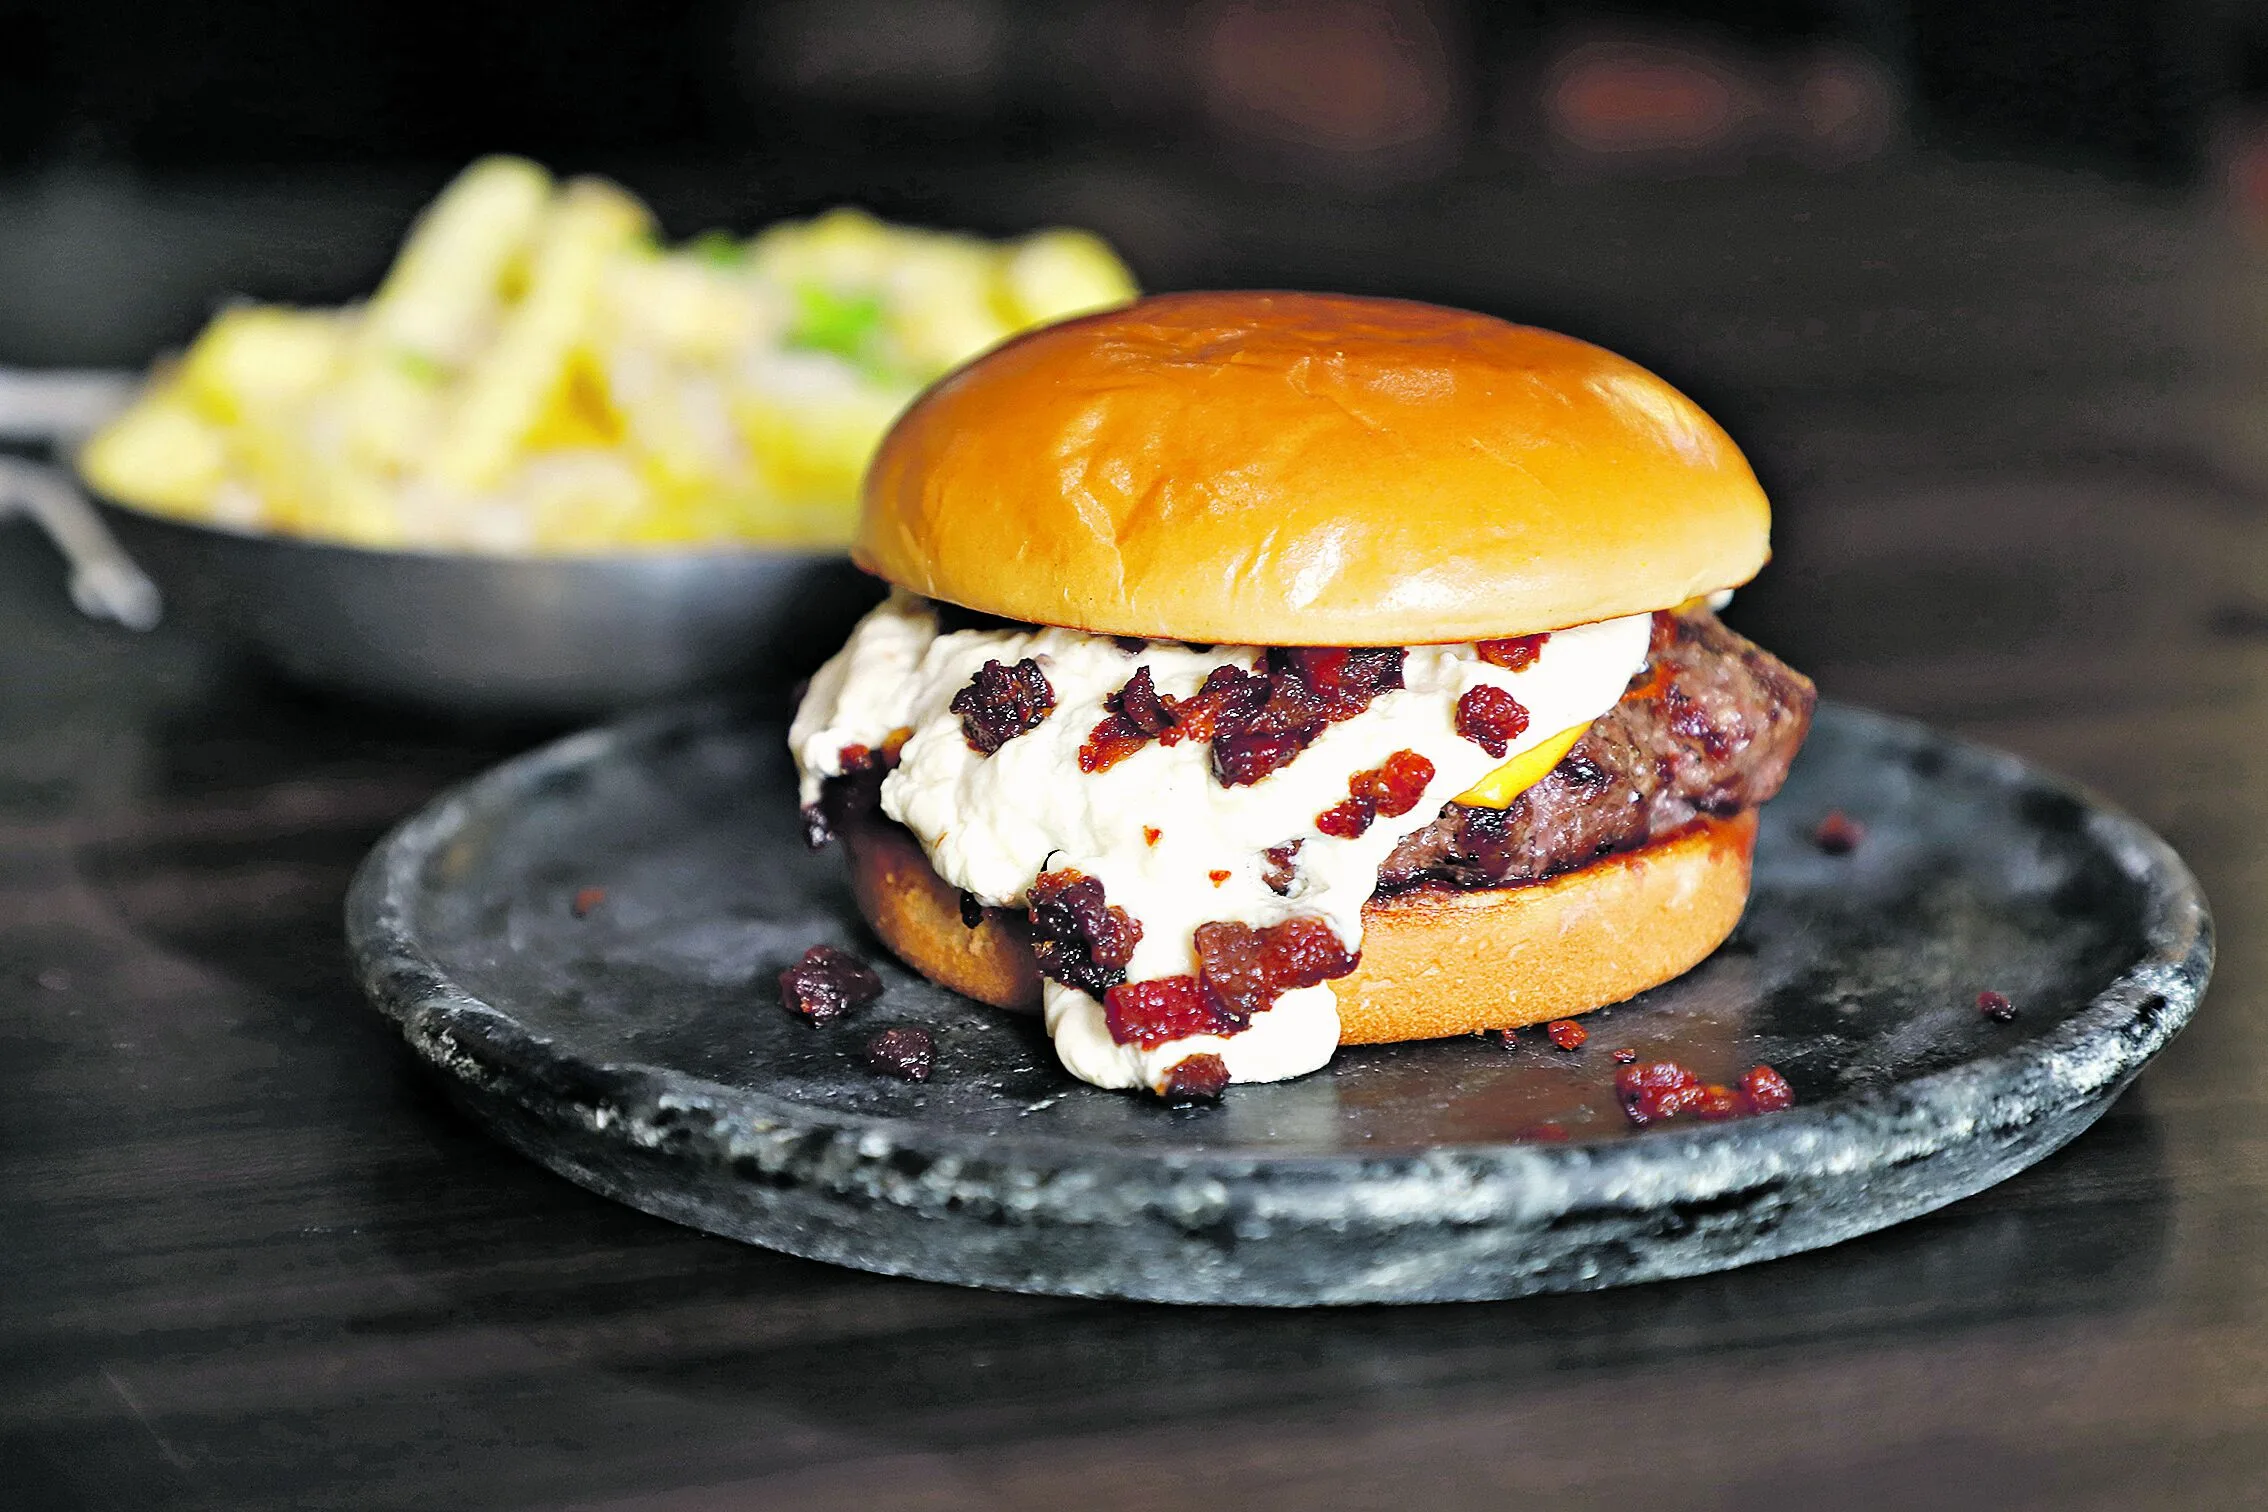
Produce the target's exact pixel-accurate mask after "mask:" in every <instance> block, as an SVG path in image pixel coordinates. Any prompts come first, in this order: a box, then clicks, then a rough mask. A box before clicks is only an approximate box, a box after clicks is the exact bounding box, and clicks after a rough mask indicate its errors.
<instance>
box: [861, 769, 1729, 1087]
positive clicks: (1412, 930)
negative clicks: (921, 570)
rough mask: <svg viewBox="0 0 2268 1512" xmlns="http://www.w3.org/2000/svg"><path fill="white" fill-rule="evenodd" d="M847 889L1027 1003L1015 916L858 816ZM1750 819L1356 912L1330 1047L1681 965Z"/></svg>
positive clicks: (958, 965)
mask: <svg viewBox="0 0 2268 1512" xmlns="http://www.w3.org/2000/svg"><path fill="white" fill-rule="evenodd" d="M843 843H844V847H845V849H846V850H848V851H849V853H850V862H851V884H852V887H853V888H854V890H855V891H856V892H857V895H858V906H859V910H860V911H861V912H862V913H864V914H865V915H866V921H867V923H869V924H870V925H872V926H873V928H874V932H875V933H876V934H878V935H880V936H881V937H882V943H883V944H885V945H887V946H889V947H890V949H891V950H892V951H893V952H895V953H896V954H897V956H898V957H899V958H900V959H901V960H903V961H904V962H905V963H906V964H907V965H909V966H911V967H913V968H914V970H916V971H918V972H920V973H921V974H922V975H923V976H926V977H928V978H929V979H930V980H931V981H933V982H937V983H939V984H941V985H943V986H946V987H950V988H952V989H953V990H954V991H955V992H959V993H964V994H966V995H967V996H969V997H973V998H975V999H977V1000H978V1001H979V1002H985V1003H991V1004H993V1005H994V1006H995V1007H1000V1008H1015V1009H1022V1010H1025V1011H1030V1010H1032V1009H1036V1008H1037V1007H1038V1006H1039V996H1040V991H1039V969H1038V967H1037V965H1036V964H1035V963H1034V961H1033V959H1032V949H1031V944H1030V940H1029V936H1028V934H1027V933H1026V931H1025V927H1024V922H1023V920H1022V919H1021V918H1019V917H1018V916H1017V915H1015V914H1013V913H1010V912H1008V911H1007V910H1005V909H987V910H985V917H984V921H983V922H982V923H980V924H979V925H977V927H976V928H974V929H971V928H969V927H968V925H966V924H965V923H963V922H962V920H961V906H960V895H959V894H958V893H957V892H956V891H954V889H952V888H951V887H948V886H947V885H946V884H945V882H944V880H943V879H941V878H940V877H939V876H938V875H937V873H936V872H935V871H933V870H931V869H930V865H929V861H928V858H926V857H925V856H923V855H922V853H921V848H920V847H919V846H918V845H916V844H915V843H914V839H913V836H911V835H910V834H908V833H907V832H906V831H905V830H903V829H901V828H899V827H898V826H897V825H895V824H890V823H887V822H885V821H882V820H879V819H874V818H862V819H860V820H858V821H856V822H854V823H852V824H850V825H848V826H846V827H845V831H844V834H843ZM1755 849H1756V816H1755V815H1754V814H1753V813H1749V814H1741V815H1738V816H1736V817H1734V818H1731V819H1704V820H1700V821H1698V822H1696V823H1694V824H1692V825H1689V826H1688V827H1686V828H1685V829H1682V830H1680V831H1678V833H1676V834H1675V835H1672V836H1670V837H1669V838H1668V839H1666V840H1662V841H1658V842H1656V843H1655V844H1653V845H1649V846H1647V847H1646V848H1645V849H1643V850H1636V851H1630V852H1628V853H1626V854H1623V855H1619V856H1609V857H1607V858H1606V859H1604V860H1602V861H1596V862H1593V863H1592V864H1591V865H1589V866H1586V867H1584V868H1582V869H1581V870H1579V871H1572V872H1567V873H1564V874H1562V875H1560V876H1557V877H1554V878H1552V879H1551V880H1550V881H1548V882H1538V883H1534V884H1532V885H1530V886H1526V887H1506V888H1492V889H1485V890H1476V891H1470V892H1467V891H1460V890H1457V889H1454V888H1446V887H1434V888H1418V889H1414V890H1412V891H1410V892H1405V893H1397V894H1395V895H1394V896H1392V897H1388V898H1373V899H1371V900H1370V902H1368V903H1366V904H1364V905H1363V910H1362V929H1363V936H1362V964H1361V965H1360V966H1359V967H1357V968H1356V969H1355V972H1354V974H1353V975H1351V976H1346V977H1342V978H1340V979H1339V980H1338V981H1335V982H1333V983H1332V984H1331V987H1332V990H1333V991H1334V992H1336V993H1337V994H1338V999H1339V1020H1340V1026H1341V1028H1340V1041H1341V1043H1343V1044H1349V1045H1377V1044H1386V1043H1389V1042H1391V1041H1394V1040H1415V1039H1439V1038H1442V1037H1444V1036H1447V1035H1453V1034H1476V1033H1479V1032H1480V1031H1481V1030H1484V1029H1513V1028H1517V1027H1519V1026H1521V1025H1523V1024H1540V1023H1543V1022H1544V1021H1546V1020H1548V1019H1556V1018H1567V1017H1570V1016H1571V1015H1574V1014H1578V1013H1587V1012H1589V1011H1590V1010H1591V1009H1593V1008H1602V1007H1604V1006H1606V1005H1607V1004H1608V1003H1619V1002H1621V1001H1622V1000H1623V999H1624V998H1627V997H1630V996H1633V995H1634V994H1637V993H1640V992H1643V991H1645V990H1646V989H1647V988H1649V987H1654V986H1658V985H1660V984H1661V983H1663V982H1666V981H1668V980H1670V979H1671V978H1672V977H1676V976H1681V975H1683V974H1684V973H1685V972H1687V971H1690V970H1692V969H1693V967H1695V966H1696V965H1698V964H1700V962H1701V961H1702V960H1703V959H1704V958H1706V957H1707V956H1708V954H1709V952H1710V951H1712V950H1715V949H1716V948H1717V947H1718V946H1719V945H1720V944H1722V943H1723V942H1724V938H1725V936H1727V935H1729V934H1731V933H1732V930H1733V926H1734V925H1735V924H1738V923H1739V922H1740V912H1741V910H1742V909H1743V908H1744V907H1746V906H1747V903H1748V873H1749V861H1750V858H1751V857H1752V856H1753V855H1754V853H1755Z"/></svg>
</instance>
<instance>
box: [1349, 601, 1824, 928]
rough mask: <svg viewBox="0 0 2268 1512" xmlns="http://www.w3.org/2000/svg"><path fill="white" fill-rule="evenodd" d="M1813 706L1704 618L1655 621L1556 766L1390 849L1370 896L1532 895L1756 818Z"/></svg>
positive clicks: (1783, 672) (1796, 684)
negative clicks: (1710, 828) (1696, 825)
mask: <svg viewBox="0 0 2268 1512" xmlns="http://www.w3.org/2000/svg"><path fill="white" fill-rule="evenodd" d="M1817 700H1818V694H1817V692H1816V691H1815V690H1814V689H1813V688H1812V686H1811V680H1810V679H1809V678H1807V677H1805V676H1804V675H1803V674H1802V673H1800V672H1797V671H1794V670H1793V669H1791V668H1790V667H1788V666H1787V665H1786V664H1785V663H1783V662H1782V661H1780V660H1779V659H1778V658H1777V657H1775V656H1773V655H1772V654H1771V653H1770V652H1768V651H1766V650H1764V649H1763V648H1762V647H1760V646H1758V645H1756V644H1755V643H1754V642H1752V641H1749V640H1746V639H1744V638H1742V637H1741V636H1738V635H1735V634H1734V633H1733V632H1732V631H1730V630H1727V629H1726V628H1725V627H1724V625H1723V623H1722V622H1720V621H1719V620H1718V619H1717V617H1716V616H1715V615H1714V614H1711V613H1709V612H1707V611H1706V610H1699V611H1692V612H1688V613H1684V614H1657V615H1656V616H1654V640H1653V645H1652V647H1651V648H1650V649H1649V650H1648V652H1647V655H1646V665H1645V666H1644V667H1643V668H1641V669H1640V670H1639V673H1638V675H1637V676H1636V677H1635V678H1633V679H1631V683H1630V689H1629V691H1628V692H1626V693H1624V694H1623V696H1622V701H1621V702H1620V703H1618V704H1616V705H1615V706H1614V708H1613V709H1611V710H1610V711H1608V712H1607V713H1606V714H1604V715H1602V716H1600V718H1599V719H1598V720H1596V721H1595V722H1594V723H1593V724H1592V725H1591V727H1590V729H1589V730H1587V731H1585V732H1584V735H1583V738H1582V739H1581V740H1579V741H1577V742H1576V743H1575V748H1574V749H1573V750H1571V751H1569V752H1568V753H1567V755H1566V756H1565V757H1564V758H1563V759H1562V760H1561V761H1560V763H1559V765H1557V766H1555V767H1553V768H1552V769H1551V771H1550V772H1549V773H1548V774H1547V775H1546V776H1545V777H1544V779H1543V780H1542V781H1541V782H1538V783H1537V784H1536V785H1535V786H1534V787H1532V788H1529V789H1528V790H1527V791H1526V792H1525V793H1522V794H1521V795H1520V796H1519V797H1518V798H1515V799H1514V800H1512V802H1511V803H1510V804H1509V805H1507V806H1506V807H1504V808H1502V809H1490V808H1468V807H1467V806H1466V805H1464V804H1461V803H1452V804H1450V805H1449V806H1448V807H1447V808H1445V809H1443V810H1442V811H1441V817H1440V818H1438V819H1436V820H1434V821H1433V823H1431V824H1429V825H1427V826H1426V827H1425V828H1424V829H1421V830H1419V831H1417V832H1416V833H1414V834H1412V835H1410V836H1409V837H1408V838H1406V839H1404V840H1403V841H1402V843H1401V844H1400V845H1397V846H1395V847H1394V851H1393V854H1392V855H1390V856H1388V857H1387V858H1386V863H1385V865H1383V866H1381V867H1380V868H1379V869H1378V886H1379V890H1380V891H1381V892H1395V891H1399V890H1401V889H1404V888H1409V887H1415V886H1418V885H1420V884H1423V883H1428V882H1432V883H1446V884H1447V885H1449V886H1452V887H1465V888H1473V887H1504V886H1510V885H1516V884H1519V883H1523V882H1536V881H1541V880H1542V879H1544V878H1546V877H1551V876H1556V875H1557V874H1559V873H1560V872H1565V871H1573V870H1574V869H1575V868H1577V867H1579V866H1585V865H1588V864H1589V863H1590V862H1592V861H1595V860H1597V859H1598V858H1599V857H1601V856H1607V855H1612V854H1614V853H1615V852H1617V851H1627V850H1636V849H1638V848H1639V847H1640V846H1643V845H1647V844H1650V843H1652V842H1653V841H1655V840H1660V839H1663V838H1666V837H1667V836H1669V835H1670V834H1672V833H1673V832H1675V831H1677V830H1679V829H1682V828H1683V827H1685V826H1686V825H1688V824H1690V823H1692V822H1693V820H1695V819H1696V818H1699V817H1700V816H1702V815H1704V814H1706V815H1711V816H1716V817H1723V816H1725V815H1729V814H1736V813H1739V812H1740V811H1742V810H1743V809H1751V808H1755V807H1756V806H1757V805H1758V804H1761V803H1763V802H1764V801H1765V800H1766V799H1768V798H1770V797H1771V796H1772V795H1773V794H1774V793H1777V792H1778V791H1779V790H1780V784H1781V783H1782V782H1784V781H1785V780H1786V779H1787V775H1788V764H1789V763H1790V762H1792V761H1793V760H1795V753H1796V750H1797V748H1798V747H1800V746H1801V745H1802V744H1803V737H1804V734H1805V732H1806V731H1808V730H1809V729H1810V728H1811V710H1812V705H1813V704H1814V703H1815V702H1817Z"/></svg>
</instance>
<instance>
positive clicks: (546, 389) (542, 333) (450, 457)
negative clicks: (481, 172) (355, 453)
mask: <svg viewBox="0 0 2268 1512" xmlns="http://www.w3.org/2000/svg"><path fill="white" fill-rule="evenodd" d="M648 224H649V222H648V218H647V215H646V210H645V207H644V206H643V205H640V204H639V203H638V202H637V201H636V200H634V199H632V198H631V197H630V196H629V195H627V194H625V193H623V192H622V191H621V190H620V189H617V188H615V187H614V186H613V185H611V184H607V183H604V182H602V181H600V180H597V179H579V180H577V181H576V182H574V183H572V184H570V185H568V186H567V189H566V192H565V193H563V194H562V195H561V196H560V198H559V203H558V204H557V205H556V206H555V207H553V209H552V211H551V213H550V214H549V216H548V217H547V218H546V221H545V224H544V227H543V230H542V233H541V234H540V235H539V237H538V238H537V243H536V249H535V255H534V260H533V262H532V263H531V265H530V267H529V271H528V288H527V292H526V294H525V295H523V296H522V297H521V299H520V302H519V304H518V305H517V306H516V307H515V308H514V309H513V310H512V311H511V313H510V314H509V315H508V316H507V317H506V319H505V322H504V328H503V330H502V332H501V333H500V334H499V335H498V337H497V339H496V341H495V343H494V344H493V345H492V346H490V347H489V348H488V349H487V350H486V351H484V352H482V353H481V354H480V355H479V357H478V358H476V359H475V360H474V362H473V364H472V366H471V367H470V369H469V370H468V371H467V372H466V374H465V377H464V381H463V384H462V385H461V388H460V391H459V392H458V394H457V395H456V398H455V404H454V405H453V407H452V409H451V412H450V413H449V415H448V416H447V418H446V419H445V420H444V421H443V423H442V428H441V434H440V437H439V440H438V442H437V444H436V446H435V448H434V454H433V460H432V465H431V471H432V475H433V476H434V477H435V478H436V479H438V480H439V481H441V482H443V483H446V484H448V485H450V486H453V487H456V488H461V489H464V490H466V491H468V492H478V491H483V490H488V489H493V488H495V487H496V486H497V484H498V483H500V482H501V481H502V480H503V477H504V474H505V473H506V471H508V470H509V469H510V467H511V465H512V461H513V458H514V455H515V454H516V453H517V452H518V451H519V450H520V449H521V447H522V445H523V443H524V442H525V441H526V439H527V436H528V433H529V431H531V430H532V429H534V427H535V424H536V421H537V419H538V417H539V416H541V415H542V413H543V411H544V408H545V406H546V405H548V404H550V403H551V402H552V401H553V399H554V397H555V396H556V395H557V393H558V391H559V387H560V385H561V384H562V383H564V382H565V381H566V378H567V361H568V358H569V356H570V354H571V353H572V352H573V351H574V349H575V347H576V344H577V342H578V341H579V340H580V338H581V337H582V335H583V332H584V329H585V327H586V325H587V323H588V322H589V320H590V316H591V306H592V301H593V299H594V297H595V295H596V294H597V292H598V285H599V280H600V278H601V276H602V275H603V273H604V272H605V268H606V262H607V259H608V258H609V257H610V256H612V255H613V254H614V253H616V252H618V251H619V250H621V248H622V247H623V246H624V245H626V244H627V243H629V242H630V241H631V240H632V239H633V238H635V237H637V236H639V235H640V234H642V233H643V232H644V231H645V230H646V228H647V226H648Z"/></svg>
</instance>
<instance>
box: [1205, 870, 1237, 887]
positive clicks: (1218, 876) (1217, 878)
mask: <svg viewBox="0 0 2268 1512" xmlns="http://www.w3.org/2000/svg"><path fill="white" fill-rule="evenodd" d="M1205 875H1206V876H1208V877H1211V878H1212V879H1213V885H1214V886H1215V887H1218V886H1220V885H1221V884H1222V883H1223V882H1226V881H1227V880H1228V879H1229V878H1231V877H1233V876H1235V875H1236V873H1234V872H1225V871H1209V872H1207V873H1205Z"/></svg>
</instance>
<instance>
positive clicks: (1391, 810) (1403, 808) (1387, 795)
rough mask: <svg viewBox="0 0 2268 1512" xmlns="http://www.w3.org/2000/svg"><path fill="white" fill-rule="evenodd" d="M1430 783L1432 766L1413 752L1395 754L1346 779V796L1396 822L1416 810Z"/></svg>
mask: <svg viewBox="0 0 2268 1512" xmlns="http://www.w3.org/2000/svg"><path fill="white" fill-rule="evenodd" d="M1432 781H1433V763H1432V762H1430V761H1428V760H1426V759H1425V757H1423V756H1421V755H1419V754H1418V753H1417V752H1416V751H1396V752H1395V753H1394V754H1393V755H1391V756H1389V757H1387V758H1386V763H1385V765H1383V766H1378V767H1373V768H1371V769H1370V770H1369V771H1367V772H1357V773H1355V774H1354V776H1352V777H1350V778H1348V779H1347V793H1348V796H1350V797H1353V798H1359V799H1362V800H1364V801H1365V802H1368V803H1370V804H1373V805H1375V806H1376V807H1377V809H1378V812H1379V813H1381V814H1384V815H1385V816H1386V817H1387V818H1389V819H1399V818H1401V817H1402V815H1404V814H1406V813H1408V812H1409V811H1410V810H1411V809H1414V808H1416V807H1417V806H1418V800H1419V799H1420V798H1423V797H1424V796H1425V790H1426V788H1427V787H1428V786H1429V785H1430V784H1431V783H1432Z"/></svg>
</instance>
